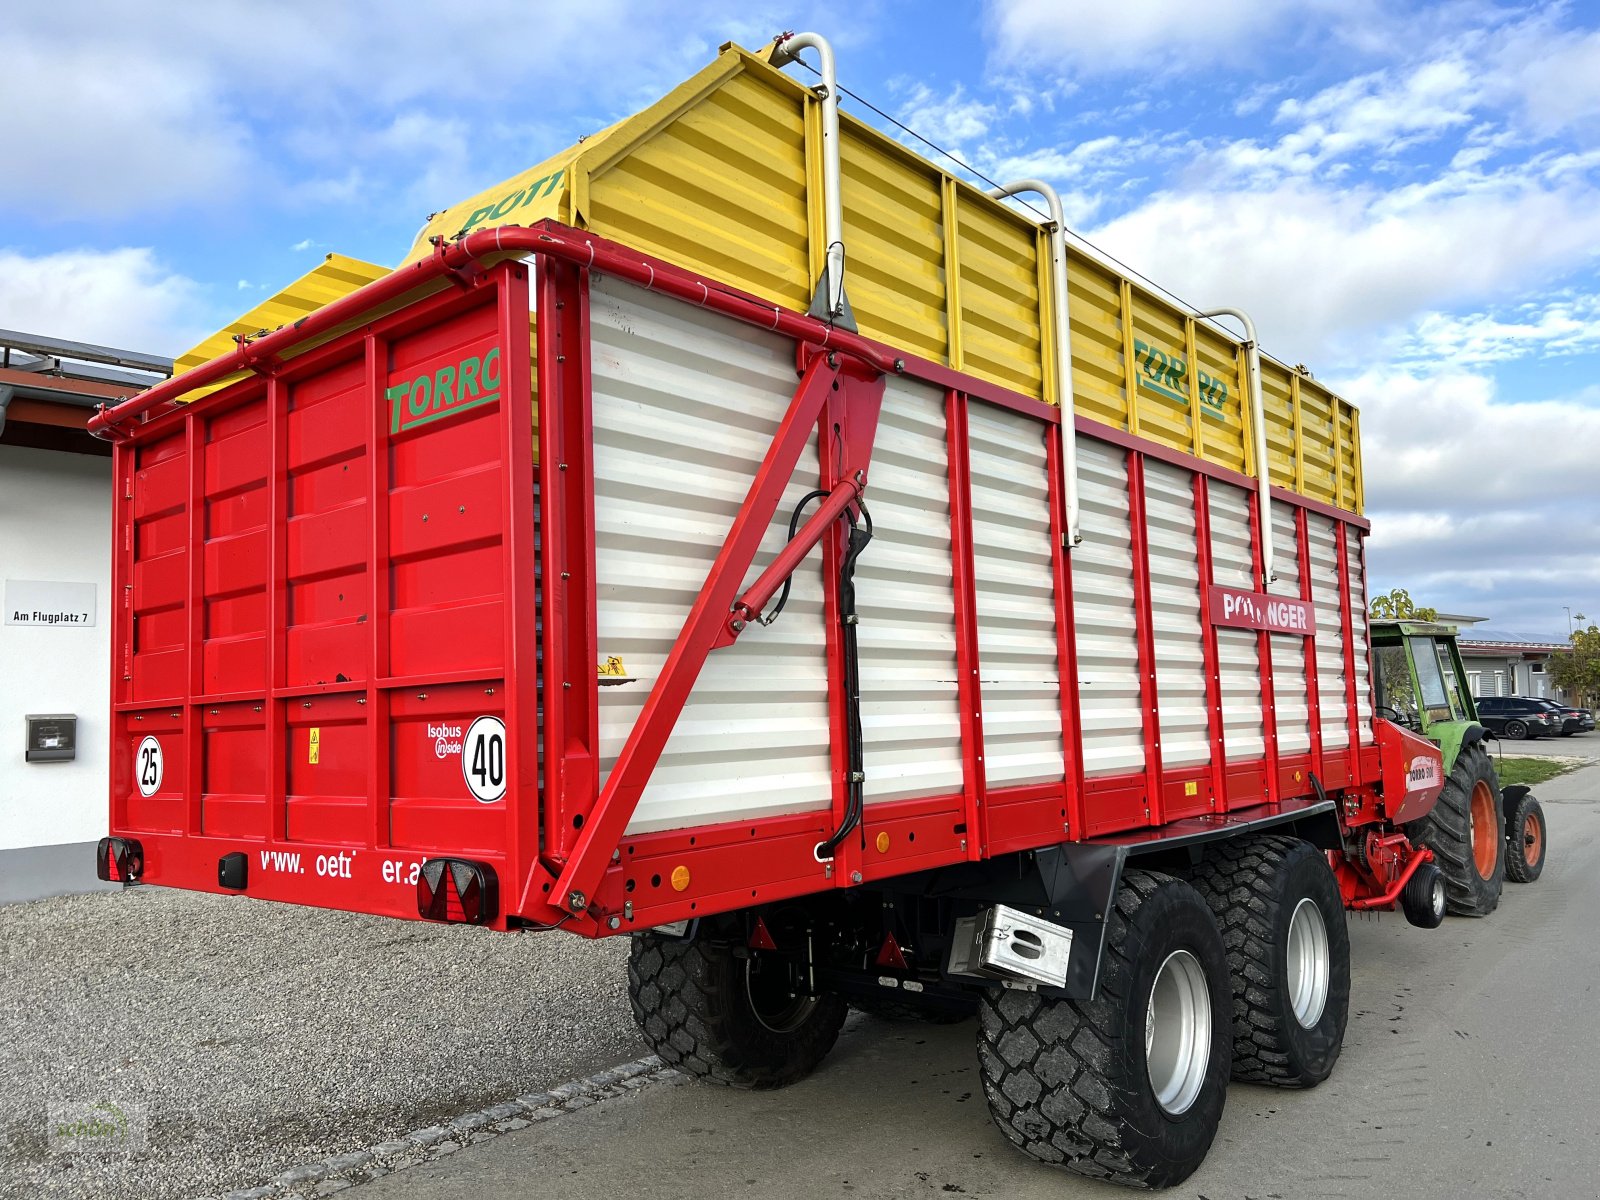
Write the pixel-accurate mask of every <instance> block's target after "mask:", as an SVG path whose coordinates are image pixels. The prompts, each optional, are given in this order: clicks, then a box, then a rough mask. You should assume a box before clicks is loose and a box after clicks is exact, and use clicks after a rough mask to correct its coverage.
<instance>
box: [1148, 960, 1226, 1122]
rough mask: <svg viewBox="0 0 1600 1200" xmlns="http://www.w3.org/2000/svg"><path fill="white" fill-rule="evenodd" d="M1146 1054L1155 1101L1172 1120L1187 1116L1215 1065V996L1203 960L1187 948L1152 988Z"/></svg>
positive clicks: (1159, 974) (1169, 963)
mask: <svg viewBox="0 0 1600 1200" xmlns="http://www.w3.org/2000/svg"><path fill="white" fill-rule="evenodd" d="M1144 1055H1145V1067H1146V1069H1147V1070H1148V1071H1149V1074H1150V1087H1151V1090H1152V1091H1154V1092H1155V1095H1156V1103H1157V1104H1159V1105H1161V1108H1162V1110H1163V1111H1164V1112H1166V1113H1167V1114H1168V1115H1169V1116H1174V1117H1177V1116H1182V1115H1183V1114H1184V1113H1186V1112H1188V1111H1189V1108H1190V1106H1191V1105H1193V1104H1194V1102H1195V1098H1196V1097H1197V1096H1199V1095H1200V1088H1201V1086H1202V1085H1203V1084H1204V1083H1205V1079H1206V1067H1207V1065H1208V1064H1209V1063H1210V1061H1211V992H1210V989H1208V988H1207V987H1206V973H1205V970H1204V968H1202V967H1201V966H1200V960H1199V959H1197V958H1196V957H1195V956H1194V955H1193V954H1190V953H1189V951H1187V950H1174V951H1173V952H1172V953H1171V954H1169V955H1167V957H1166V961H1165V962H1163V963H1162V964H1161V969H1160V970H1159V971H1157V972H1156V978H1155V982H1154V983H1153V984H1151V985H1150V1003H1149V1004H1148V1005H1147V1006H1146V1008H1145V1020H1144Z"/></svg>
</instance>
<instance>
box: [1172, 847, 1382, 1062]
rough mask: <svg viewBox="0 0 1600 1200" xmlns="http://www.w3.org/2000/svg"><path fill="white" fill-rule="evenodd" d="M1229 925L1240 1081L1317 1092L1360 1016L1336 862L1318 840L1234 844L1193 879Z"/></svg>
mask: <svg viewBox="0 0 1600 1200" xmlns="http://www.w3.org/2000/svg"><path fill="white" fill-rule="evenodd" d="M1192 878H1193V881H1194V885H1195V887H1197V888H1198V889H1199V890H1200V894H1201V895H1202V896H1204V897H1205V898H1206V902H1207V903H1208V904H1210V905H1211V911H1212V912H1213V913H1215V914H1216V918H1217V924H1218V925H1220V926H1221V928H1222V944H1223V946H1224V947H1225V948H1226V949H1227V952H1228V971H1229V973H1230V975H1231V976H1232V981H1233V1077H1234V1078H1235V1079H1238V1080H1242V1081H1245V1082H1248V1083H1266V1084H1271V1085H1272V1086H1274V1087H1290V1088H1303V1087H1315V1086H1316V1085H1317V1084H1319V1083H1321V1082H1322V1081H1323V1080H1324V1079H1326V1078H1327V1077H1328V1076H1329V1075H1330V1074H1331V1073H1332V1072H1333V1065H1334V1063H1336V1062H1338V1061H1339V1051H1340V1050H1341V1049H1342V1048H1343V1046H1344V1029H1345V1022H1346V1021H1347V1019H1348V1018H1349V1013H1350V934H1349V931H1348V929H1347V928H1346V926H1345V915H1344V902H1343V900H1342V899H1341V898H1340V895H1339V884H1338V881H1337V880H1336V879H1334V877H1333V872H1332V871H1331V870H1329V868H1328V859H1327V856H1326V855H1325V854H1323V853H1322V851H1320V850H1318V849H1317V848H1316V847H1315V846H1313V845H1312V844H1311V843H1310V842H1305V841H1301V840H1300V839H1299V838H1292V837H1282V836H1278V835H1266V836H1262V837H1254V838H1248V839H1244V840H1240V841H1236V842H1224V843H1222V844H1221V845H1219V846H1216V847H1215V848H1213V849H1212V850H1210V852H1209V853H1208V854H1207V855H1206V857H1205V858H1204V859H1203V860H1202V861H1201V863H1200V865H1199V866H1197V867H1196V868H1195V870H1194V873H1193V876H1192Z"/></svg>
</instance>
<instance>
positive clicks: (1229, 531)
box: [1207, 479, 1267, 762]
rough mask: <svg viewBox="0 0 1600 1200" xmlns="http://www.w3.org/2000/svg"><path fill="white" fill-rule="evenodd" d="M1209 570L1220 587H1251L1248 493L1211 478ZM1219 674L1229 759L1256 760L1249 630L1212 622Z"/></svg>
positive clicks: (1258, 729)
mask: <svg viewBox="0 0 1600 1200" xmlns="http://www.w3.org/2000/svg"><path fill="white" fill-rule="evenodd" d="M1207 486H1208V488H1209V489H1210V491H1209V495H1208V500H1209V502H1210V506H1211V572H1212V576H1213V578H1214V579H1215V581H1216V582H1217V583H1218V584H1219V585H1221V586H1224V587H1233V588H1244V589H1246V590H1251V591H1253V590H1254V587H1253V584H1254V568H1253V567H1252V566H1251V547H1250V498H1249V496H1248V495H1247V494H1246V493H1245V491H1244V489H1243V488H1239V487H1235V486H1234V485H1233V484H1231V483H1222V482H1219V481H1218V480H1215V479H1212V480H1209V481H1208V483H1207ZM1217 663H1218V673H1219V675H1220V676H1221V693H1222V735H1223V744H1224V746H1225V747H1226V751H1227V757H1228V761H1229V762H1247V761H1254V760H1256V759H1260V758H1261V757H1262V756H1264V755H1265V754H1266V752H1267V745H1266V740H1265V738H1264V736H1263V724H1262V713H1261V653H1260V647H1259V642H1258V635H1257V634H1256V633H1255V632H1253V631H1252V630H1248V629H1226V628H1223V627H1222V626H1218V627H1217Z"/></svg>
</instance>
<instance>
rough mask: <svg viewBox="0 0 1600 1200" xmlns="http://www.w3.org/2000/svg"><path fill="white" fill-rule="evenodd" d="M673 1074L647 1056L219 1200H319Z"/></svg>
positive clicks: (314, 1164) (663, 1080)
mask: <svg viewBox="0 0 1600 1200" xmlns="http://www.w3.org/2000/svg"><path fill="white" fill-rule="evenodd" d="M677 1077H678V1072H677V1071H674V1070H673V1069H672V1068H671V1067H669V1066H667V1065H666V1064H665V1063H663V1062H662V1061H661V1059H660V1058H658V1057H657V1056H656V1055H654V1054H652V1055H649V1056H648V1057H645V1058H641V1059H636V1060H635V1061H633V1062H630V1063H623V1064H622V1065H621V1066H619V1067H611V1068H609V1069H607V1070H604V1071H597V1072H595V1073H594V1074H593V1075H590V1076H587V1077H586V1078H584V1079H574V1080H573V1081H572V1082H570V1083H563V1084H562V1085H561V1086H560V1087H555V1088H551V1089H550V1090H549V1091H548V1092H530V1093H529V1094H527V1095H526V1096H518V1097H517V1098H516V1099H515V1100H511V1101H506V1102H503V1103H499V1104H491V1105H489V1106H488V1107H487V1108H481V1109H478V1110H477V1111H475V1112H468V1113H462V1114H461V1115H460V1116H458V1117H455V1118H453V1119H451V1120H450V1121H448V1122H447V1123H445V1124H443V1125H429V1126H427V1127H425V1128H423V1129H416V1130H413V1131H411V1132H410V1133H407V1134H404V1135H402V1136H399V1137H392V1138H389V1139H388V1140H386V1141H382V1142H378V1143H376V1144H375V1145H373V1146H369V1147H367V1148H366V1149H364V1150H355V1151H347V1152H345V1153H343V1154H335V1155H332V1156H330V1157H328V1158H324V1159H319V1160H318V1161H316V1162H311V1163H303V1164H301V1165H300V1166H296V1167H290V1168H288V1169H287V1170H285V1171H281V1172H279V1173H278V1175H277V1177H276V1178H274V1179H273V1180H272V1181H271V1182H270V1183H267V1184H265V1185H263V1186H258V1187H251V1188H243V1189H240V1190H237V1191H231V1192H225V1193H222V1194H221V1195H220V1196H219V1197H217V1200H319V1198H320V1197H323V1196H327V1195H331V1194H332V1193H334V1192H338V1191H343V1190H344V1189H346V1188H349V1187H353V1186H355V1185H357V1184H362V1183H366V1182H367V1181H368V1180H370V1179H381V1178H382V1177H383V1176H385V1175H392V1174H394V1173H395V1172H397V1171H404V1170H406V1169H408V1168H410V1167H414V1166H417V1165H418V1164H420V1163H428V1162H436V1161H438V1160H439V1159H441V1158H445V1157H447V1156H449V1155H451V1154H454V1153H456V1152H457V1151H459V1150H460V1149H461V1147H462V1145H463V1144H464V1143H470V1144H472V1145H477V1144H478V1143H480V1142H486V1141H489V1140H491V1139H493V1138H496V1137H499V1136H500V1135H501V1134H503V1133H512V1132H514V1131H516V1130H518V1129H526V1128H527V1127H528V1126H529V1125H532V1124H535V1123H537V1122H539V1121H548V1120H551V1119H552V1118H555V1117H559V1116H562V1115H563V1114H565V1113H569V1112H576V1111H578V1110H579V1109H583V1108H588V1107H589V1106H590V1105H593V1104H598V1103H600V1102H601V1101H602V1100H611V1099H614V1098H615V1097H617V1096H628V1095H632V1094H633V1093H635V1092H637V1091H638V1090H639V1089H641V1088H644V1087H647V1086H649V1085H650V1084H652V1083H669V1082H674V1081H676V1079H677Z"/></svg>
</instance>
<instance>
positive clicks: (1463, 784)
mask: <svg viewBox="0 0 1600 1200" xmlns="http://www.w3.org/2000/svg"><path fill="white" fill-rule="evenodd" d="M1480 783H1487V784H1488V786H1489V790H1490V792H1491V793H1492V795H1493V798H1494V799H1493V803H1492V804H1490V805H1489V806H1488V808H1489V809H1491V810H1492V811H1491V812H1490V813H1489V814H1488V815H1489V819H1490V820H1492V821H1493V822H1494V845H1495V848H1496V853H1495V863H1494V868H1493V870H1491V871H1490V872H1489V874H1488V876H1487V877H1484V876H1483V875H1481V874H1480V873H1479V871H1478V867H1477V863H1476V861H1475V859H1474V857H1473V851H1472V835H1473V828H1472V794H1473V791H1474V789H1475V788H1476V787H1477V786H1478V784H1480ZM1407 832H1408V833H1409V834H1410V837H1411V840H1412V841H1413V842H1417V843H1419V844H1421V845H1424V846H1427V847H1428V848H1429V849H1430V850H1432V851H1433V853H1434V856H1435V859H1436V861H1437V862H1438V864H1439V869H1440V870H1441V871H1443V872H1444V890H1445V901H1446V903H1447V904H1448V906H1449V910H1450V912H1451V913H1452V914H1454V915H1455V916H1458V917H1486V916H1488V915H1489V914H1490V913H1492V912H1493V911H1494V910H1495V908H1496V907H1497V906H1498V905H1499V903H1500V890H1501V887H1502V885H1503V883H1504V881H1505V857H1506V853H1505V842H1506V836H1505V814H1504V813H1503V812H1501V810H1500V779H1499V777H1498V776H1497V775H1496V774H1495V771H1494V762H1493V761H1492V760H1491V759H1490V758H1489V753H1488V751H1487V750H1485V749H1484V748H1483V743H1482V742H1474V743H1473V744H1472V745H1470V746H1463V747H1462V748H1461V752H1460V753H1459V754H1457V755H1456V765H1455V769H1454V770H1452V771H1451V772H1450V778H1449V779H1447V780H1445V784H1444V791H1443V792H1442V793H1440V796H1439V802H1438V803H1437V804H1435V805H1434V806H1433V811H1431V812H1430V813H1428V814H1427V815H1426V816H1424V817H1422V818H1421V819H1420V820H1417V821H1413V822H1411V824H1410V825H1409V826H1407Z"/></svg>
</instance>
